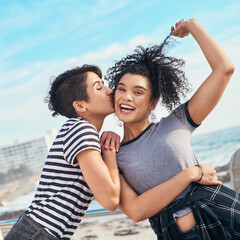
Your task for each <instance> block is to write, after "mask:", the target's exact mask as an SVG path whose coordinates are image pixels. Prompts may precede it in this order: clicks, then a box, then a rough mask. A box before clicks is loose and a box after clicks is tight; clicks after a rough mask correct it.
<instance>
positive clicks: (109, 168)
mask: <svg viewBox="0 0 240 240" xmlns="http://www.w3.org/2000/svg"><path fill="white" fill-rule="evenodd" d="M109 153H110V154H113V156H114V155H116V153H115V150H112V151H110V150H106V151H104V153H103V154H104V155H103V157H104V161H103V159H102V157H101V154H100V152H98V151H96V150H91V149H89V150H85V151H83V152H80V153H79V154H78V155H77V160H78V163H79V166H80V168H81V170H82V173H83V176H84V178H85V180H86V182H87V184H88V186H89V187H90V189H91V191H92V192H93V195H94V197H95V199H96V200H97V201H98V202H99V203H100V204H101V205H102V206H103V207H104V208H106V209H108V210H110V211H114V210H116V208H117V207H118V204H119V200H120V179H119V173H118V167H117V163H116V157H115V158H112V155H111V158H110V157H109Z"/></svg>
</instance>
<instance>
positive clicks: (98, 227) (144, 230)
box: [71, 213, 156, 240]
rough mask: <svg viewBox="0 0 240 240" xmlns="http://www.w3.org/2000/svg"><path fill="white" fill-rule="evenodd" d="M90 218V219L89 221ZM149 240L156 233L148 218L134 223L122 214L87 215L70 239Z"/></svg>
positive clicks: (154, 237)
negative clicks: (106, 215)
mask: <svg viewBox="0 0 240 240" xmlns="http://www.w3.org/2000/svg"><path fill="white" fill-rule="evenodd" d="M89 220H90V221H89ZM88 239H96V240H115V239H116V240H118V239H124V240H151V239H156V235H155V233H154V232H153V230H152V229H151V227H150V223H149V221H148V220H144V221H141V222H138V223H135V222H134V221H132V220H131V219H129V218H128V217H127V216H126V215H124V214H122V213H121V214H117V215H116V216H108V217H93V216H92V217H89V218H86V219H85V220H83V222H82V223H81V224H80V226H79V227H78V229H77V230H76V232H75V234H74V235H73V237H72V238H71V240H88Z"/></svg>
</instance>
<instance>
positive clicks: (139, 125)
mask: <svg viewBox="0 0 240 240" xmlns="http://www.w3.org/2000/svg"><path fill="white" fill-rule="evenodd" d="M149 124H150V123H149V121H148V119H146V120H144V121H142V122H136V123H124V136H123V140H122V143H124V142H127V141H130V140H132V139H134V138H135V137H137V136H138V135H139V134H140V133H141V132H142V131H143V130H144V129H146V128H147V127H148V126H149Z"/></svg>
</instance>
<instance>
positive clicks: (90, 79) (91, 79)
mask: <svg viewBox="0 0 240 240" xmlns="http://www.w3.org/2000/svg"><path fill="white" fill-rule="evenodd" d="M101 81H102V80H101V78H100V77H99V76H98V75H97V74H96V73H94V72H86V84H87V86H93V85H94V83H95V82H101Z"/></svg>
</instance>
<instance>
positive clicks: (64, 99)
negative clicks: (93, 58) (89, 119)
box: [44, 64, 102, 118]
mask: <svg viewBox="0 0 240 240" xmlns="http://www.w3.org/2000/svg"><path fill="white" fill-rule="evenodd" d="M87 72H93V73H96V74H97V75H98V76H99V77H100V78H102V72H101V70H100V68H99V67H97V66H94V65H87V64H84V65H83V66H82V67H76V68H74V69H71V70H67V71H65V72H64V73H62V74H60V75H59V76H57V77H56V78H54V79H53V81H52V83H51V88H50V91H49V93H48V96H47V97H46V98H45V100H44V102H45V103H48V108H49V109H50V110H51V111H53V113H52V116H53V117H55V116H56V115H59V114H60V115H62V116H65V117H67V118H74V117H78V116H77V114H76V112H75V109H74V107H73V102H74V101H79V100H84V101H86V102H87V101H88V100H89V98H88V94H87V84H86V80H87Z"/></svg>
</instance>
